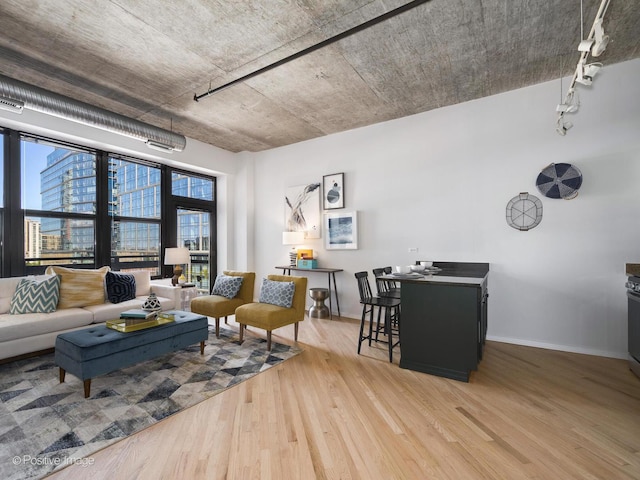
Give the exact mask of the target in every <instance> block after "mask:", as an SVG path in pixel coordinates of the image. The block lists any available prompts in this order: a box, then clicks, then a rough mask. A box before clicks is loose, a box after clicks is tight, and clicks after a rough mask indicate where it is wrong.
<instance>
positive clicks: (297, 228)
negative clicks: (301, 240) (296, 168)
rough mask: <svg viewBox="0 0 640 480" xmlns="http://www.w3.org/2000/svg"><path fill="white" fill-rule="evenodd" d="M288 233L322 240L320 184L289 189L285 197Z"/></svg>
mask: <svg viewBox="0 0 640 480" xmlns="http://www.w3.org/2000/svg"><path fill="white" fill-rule="evenodd" d="M284 208H285V225H286V228H285V230H286V231H289V232H305V233H306V237H307V238H320V184H319V183H310V184H308V185H299V186H297V187H289V188H287V190H286V193H285V196H284Z"/></svg>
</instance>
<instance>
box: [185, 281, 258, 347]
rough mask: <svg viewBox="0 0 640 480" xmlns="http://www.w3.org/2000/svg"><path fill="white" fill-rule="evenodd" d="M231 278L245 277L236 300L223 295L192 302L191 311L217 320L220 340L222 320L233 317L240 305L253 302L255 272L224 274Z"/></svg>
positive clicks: (206, 296)
mask: <svg viewBox="0 0 640 480" xmlns="http://www.w3.org/2000/svg"><path fill="white" fill-rule="evenodd" d="M222 273H224V274H225V275H228V276H230V277H243V278H244V280H242V285H241V286H240V291H238V294H237V295H236V296H235V297H234V298H226V297H223V296H221V295H204V296H201V297H196V298H194V299H193V300H191V311H192V312H194V313H198V314H200V315H206V316H207V317H212V318H215V319H216V337H218V338H220V318H221V317H224V320H225V322H226V321H227V317H228V316H229V315H233V314H234V313H235V311H236V308H238V307H239V306H240V305H244V304H246V303H251V302H253V287H254V284H255V280H256V274H255V273H254V272H235V271H224V272H222Z"/></svg>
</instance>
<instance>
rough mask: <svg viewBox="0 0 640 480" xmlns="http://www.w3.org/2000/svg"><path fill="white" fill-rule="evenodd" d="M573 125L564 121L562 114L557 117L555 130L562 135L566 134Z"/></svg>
mask: <svg viewBox="0 0 640 480" xmlns="http://www.w3.org/2000/svg"><path fill="white" fill-rule="evenodd" d="M571 127H573V123H571V122H565V120H564V117H563V116H562V114H561V115H560V116H559V117H558V123H557V125H556V132H558V133H559V134H560V135H562V136H563V137H564V136H565V135H566V134H567V130H569V129H570V128H571Z"/></svg>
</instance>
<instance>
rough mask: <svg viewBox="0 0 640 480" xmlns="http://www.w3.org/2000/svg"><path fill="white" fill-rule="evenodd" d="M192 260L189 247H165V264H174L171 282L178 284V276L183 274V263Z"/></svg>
mask: <svg viewBox="0 0 640 480" xmlns="http://www.w3.org/2000/svg"><path fill="white" fill-rule="evenodd" d="M190 262H191V256H190V255H189V249H188V248H186V247H172V248H165V249H164V264H165V265H173V277H172V278H171V284H172V285H177V284H178V278H180V275H182V265H185V264H187V263H190Z"/></svg>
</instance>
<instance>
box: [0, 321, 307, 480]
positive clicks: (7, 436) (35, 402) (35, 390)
mask: <svg viewBox="0 0 640 480" xmlns="http://www.w3.org/2000/svg"><path fill="white" fill-rule="evenodd" d="M271 347H272V348H271V352H267V348H266V340H263V339H262V338H257V337H254V336H252V335H249V336H245V340H244V342H243V343H242V345H239V344H238V332H237V331H236V330H231V329H229V328H225V327H224V326H222V325H221V328H220V338H219V339H217V338H216V336H215V332H214V331H212V330H211V327H209V340H208V341H207V344H206V347H205V350H204V355H200V345H199V344H195V345H193V346H191V347H189V348H187V349H184V350H179V351H177V352H173V353H169V354H167V355H164V356H162V357H158V358H156V359H154V360H149V361H146V362H143V363H139V364H137V365H134V366H132V367H128V368H125V369H122V370H118V371H115V372H112V373H109V374H107V375H102V376H99V377H96V378H95V379H93V380H92V382H91V396H90V397H89V398H86V399H85V398H84V393H83V386H82V381H81V380H79V379H77V378H76V377H74V376H73V375H70V374H67V376H66V378H65V383H59V376H58V367H57V366H56V365H55V364H54V361H53V358H54V357H53V353H51V354H47V355H43V356H40V357H37V358H30V359H26V360H19V361H16V362H13V363H8V364H5V365H0V479H2V480H23V479H31V478H41V477H43V476H45V475H47V474H49V473H51V472H52V471H54V470H58V469H60V468H64V467H65V466H67V465H71V464H81V465H88V464H90V463H91V462H92V459H91V457H90V455H91V453H93V452H96V451H98V450H100V449H102V448H104V447H106V446H107V445H110V444H112V443H115V442H117V441H118V440H121V439H123V438H125V437H127V436H128V435H131V434H133V433H135V432H138V431H140V430H142V429H144V428H146V427H148V426H150V425H152V424H154V423H156V422H158V421H160V420H162V419H163V418H166V417H168V416H169V415H172V414H174V413H176V412H179V411H180V410H182V409H184V408H187V407H190V406H193V405H195V404H197V403H199V402H201V401H203V400H206V399H207V398H210V397H212V396H214V395H216V394H218V393H220V392H221V391H223V390H224V389H226V388H228V387H231V386H233V385H236V384H238V383H240V382H242V381H244V380H246V379H248V378H250V377H252V376H254V375H256V374H258V373H260V372H262V371H264V370H266V369H268V368H270V367H272V366H274V365H277V364H279V363H280V362H282V361H284V360H287V359H289V358H291V357H293V356H295V355H297V354H298V353H300V352H301V349H299V348H297V347H290V346H287V345H281V344H278V343H272V345H271ZM87 472H88V473H87V475H90V473H89V472H90V470H87Z"/></svg>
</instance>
